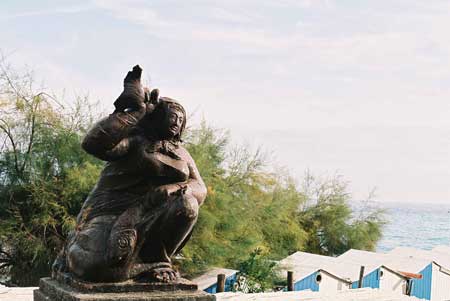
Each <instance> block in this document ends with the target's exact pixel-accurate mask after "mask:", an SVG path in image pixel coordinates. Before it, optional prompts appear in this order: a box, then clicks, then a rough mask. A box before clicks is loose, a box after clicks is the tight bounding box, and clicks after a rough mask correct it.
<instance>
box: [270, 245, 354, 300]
mask: <svg viewBox="0 0 450 301" xmlns="http://www.w3.org/2000/svg"><path fill="white" fill-rule="evenodd" d="M278 267H279V268H280V270H281V271H282V272H283V275H284V276H285V275H286V271H293V273H294V275H293V276H294V290H295V291H300V290H311V291H316V292H332V291H342V290H348V289H350V286H351V284H352V282H351V280H350V277H349V271H352V270H353V271H356V270H357V267H356V268H355V267H354V266H353V267H351V266H344V265H340V264H338V263H337V262H336V258H334V257H330V256H322V255H316V254H310V253H305V252H296V253H294V254H292V255H290V256H288V257H286V258H285V259H283V260H281V261H280V262H279V264H278ZM358 271H359V270H358ZM358 271H356V273H358ZM353 274H355V273H353Z"/></svg>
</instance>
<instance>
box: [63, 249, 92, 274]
mask: <svg viewBox="0 0 450 301" xmlns="http://www.w3.org/2000/svg"><path fill="white" fill-rule="evenodd" d="M95 255H96V254H93V253H91V252H89V251H86V250H84V249H83V248H81V247H80V246H79V245H78V244H76V243H75V244H73V245H71V246H70V247H69V249H68V250H67V258H66V260H67V266H68V268H69V270H70V271H71V272H72V273H74V274H75V275H77V276H78V277H81V278H85V277H89V276H90V275H91V274H92V273H93V271H94V270H95V269H96V268H97V267H98V265H99V260H98V259H99V258H98V256H95Z"/></svg>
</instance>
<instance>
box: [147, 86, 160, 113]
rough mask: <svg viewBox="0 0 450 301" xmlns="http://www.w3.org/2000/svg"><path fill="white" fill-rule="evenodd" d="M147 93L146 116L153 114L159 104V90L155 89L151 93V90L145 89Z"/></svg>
mask: <svg viewBox="0 0 450 301" xmlns="http://www.w3.org/2000/svg"><path fill="white" fill-rule="evenodd" d="M144 93H145V101H144V102H145V107H146V114H151V113H153V111H154V110H155V108H156V106H157V105H158V103H159V90H158V89H153V90H152V91H151V92H150V89H149V88H147V87H145V88H144Z"/></svg>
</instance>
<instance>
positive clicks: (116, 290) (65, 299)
mask: <svg viewBox="0 0 450 301" xmlns="http://www.w3.org/2000/svg"><path fill="white" fill-rule="evenodd" d="M215 300H216V297H215V296H214V295H210V294H207V293H205V292H203V291H199V290H198V287H197V285H196V284H194V283H192V282H190V281H188V280H181V281H180V282H179V283H140V282H134V281H126V282H119V283H89V282H84V281H79V280H75V279H73V278H70V277H68V278H66V279H59V281H58V280H55V279H51V278H42V279H41V281H40V283H39V289H38V290H35V291H34V301H215Z"/></svg>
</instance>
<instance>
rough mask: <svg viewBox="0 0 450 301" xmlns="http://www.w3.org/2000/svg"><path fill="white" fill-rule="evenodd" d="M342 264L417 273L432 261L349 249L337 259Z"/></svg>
mask: <svg viewBox="0 0 450 301" xmlns="http://www.w3.org/2000/svg"><path fill="white" fill-rule="evenodd" d="M337 258H338V260H342V261H344V262H348V261H351V262H353V263H355V264H359V265H377V266H382V265H383V266H385V267H387V268H389V269H391V270H393V271H396V272H408V273H418V272H420V271H421V270H423V269H424V268H425V267H426V266H427V265H429V264H430V263H431V262H432V260H427V259H423V258H410V257H407V256H399V255H395V254H385V253H375V252H369V251H362V250H355V249H351V250H348V251H347V252H345V253H344V254H342V255H341V256H339V257H337Z"/></svg>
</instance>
